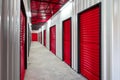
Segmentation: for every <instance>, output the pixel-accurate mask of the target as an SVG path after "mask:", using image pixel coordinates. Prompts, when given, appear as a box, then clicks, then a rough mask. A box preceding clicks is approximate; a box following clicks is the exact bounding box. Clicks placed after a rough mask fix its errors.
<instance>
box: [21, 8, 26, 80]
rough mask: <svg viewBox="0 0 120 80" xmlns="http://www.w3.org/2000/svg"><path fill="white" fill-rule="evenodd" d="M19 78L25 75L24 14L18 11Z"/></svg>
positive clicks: (22, 78)
mask: <svg viewBox="0 0 120 80" xmlns="http://www.w3.org/2000/svg"><path fill="white" fill-rule="evenodd" d="M20 17H21V19H20V75H21V76H20V80H24V75H25V15H24V13H23V11H22V10H21V12H20Z"/></svg>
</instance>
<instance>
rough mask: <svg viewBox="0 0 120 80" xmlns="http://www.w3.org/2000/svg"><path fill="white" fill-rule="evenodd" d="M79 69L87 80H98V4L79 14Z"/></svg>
mask: <svg viewBox="0 0 120 80" xmlns="http://www.w3.org/2000/svg"><path fill="white" fill-rule="evenodd" d="M78 18H79V40H80V41H79V42H80V44H79V56H80V59H79V62H80V63H79V64H80V65H79V68H80V73H81V74H82V75H84V76H85V77H86V78H87V79H88V80H100V63H101V62H100V61H101V60H100V45H101V44H100V37H101V35H100V32H101V31H100V24H101V22H100V4H99V5H95V6H93V7H91V8H89V9H87V10H85V11H83V12H82V13H80V14H79V16H78Z"/></svg>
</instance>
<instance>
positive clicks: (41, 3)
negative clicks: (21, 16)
mask: <svg viewBox="0 0 120 80" xmlns="http://www.w3.org/2000/svg"><path fill="white" fill-rule="evenodd" d="M67 1H69V0H31V13H32V17H31V21H32V24H34V25H36V24H39V25H41V26H42V25H43V24H44V23H45V22H46V21H47V20H48V19H49V18H50V17H51V16H52V15H54V14H55V13H56V12H57V11H58V10H59V9H60V8H61V7H62V6H63V5H64V4H65V3H66V2H67Z"/></svg>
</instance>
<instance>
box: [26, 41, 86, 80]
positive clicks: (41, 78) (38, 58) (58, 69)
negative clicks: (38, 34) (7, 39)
mask: <svg viewBox="0 0 120 80" xmlns="http://www.w3.org/2000/svg"><path fill="white" fill-rule="evenodd" d="M25 80H85V79H84V78H83V77H82V76H80V75H79V74H77V73H76V72H75V71H74V70H72V69H71V68H70V67H69V66H68V65H67V64H65V63H64V62H63V61H61V60H60V59H59V58H57V57H56V56H55V55H54V54H52V53H51V52H50V51H49V50H48V49H46V48H45V47H44V46H42V45H41V44H40V43H39V42H32V44H31V49H30V57H29V59H28V69H27V70H26V74H25Z"/></svg>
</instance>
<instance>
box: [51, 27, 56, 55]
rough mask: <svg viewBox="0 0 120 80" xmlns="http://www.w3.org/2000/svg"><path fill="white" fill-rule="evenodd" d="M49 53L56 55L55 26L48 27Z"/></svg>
mask: <svg viewBox="0 0 120 80" xmlns="http://www.w3.org/2000/svg"><path fill="white" fill-rule="evenodd" d="M50 51H52V52H53V53H54V54H56V26H52V27H50Z"/></svg>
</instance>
